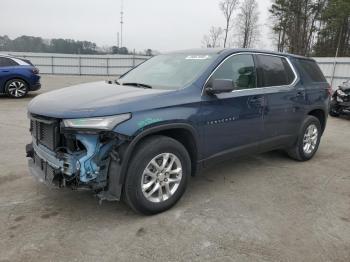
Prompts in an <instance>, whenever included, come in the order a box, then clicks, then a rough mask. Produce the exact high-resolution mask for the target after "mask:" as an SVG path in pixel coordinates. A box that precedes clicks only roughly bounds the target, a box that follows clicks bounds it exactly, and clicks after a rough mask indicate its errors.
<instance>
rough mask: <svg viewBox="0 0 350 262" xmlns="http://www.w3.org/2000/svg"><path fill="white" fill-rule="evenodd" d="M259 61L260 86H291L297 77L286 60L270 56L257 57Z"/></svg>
mask: <svg viewBox="0 0 350 262" xmlns="http://www.w3.org/2000/svg"><path fill="white" fill-rule="evenodd" d="M257 59H258V63H259V66H258V74H259V79H258V86H259V87H268V86H284V85H290V84H291V83H292V82H293V80H294V78H295V76H294V73H293V70H292V69H291V67H290V65H289V63H288V62H287V60H286V59H285V58H282V57H277V56H269V55H257Z"/></svg>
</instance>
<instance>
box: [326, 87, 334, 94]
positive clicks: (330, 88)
mask: <svg viewBox="0 0 350 262" xmlns="http://www.w3.org/2000/svg"><path fill="white" fill-rule="evenodd" d="M327 93H328V95H329V96H332V95H333V89H332V87H331V85H329V86H328V88H327Z"/></svg>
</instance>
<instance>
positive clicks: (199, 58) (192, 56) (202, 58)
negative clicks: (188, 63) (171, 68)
mask: <svg viewBox="0 0 350 262" xmlns="http://www.w3.org/2000/svg"><path fill="white" fill-rule="evenodd" d="M209 58H210V56H209V55H189V56H187V57H186V60H206V59H209Z"/></svg>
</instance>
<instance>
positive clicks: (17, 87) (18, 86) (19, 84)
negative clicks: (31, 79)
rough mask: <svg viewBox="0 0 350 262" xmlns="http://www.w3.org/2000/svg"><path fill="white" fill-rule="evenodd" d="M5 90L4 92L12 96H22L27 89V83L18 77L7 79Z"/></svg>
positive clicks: (25, 93)
mask: <svg viewBox="0 0 350 262" xmlns="http://www.w3.org/2000/svg"><path fill="white" fill-rule="evenodd" d="M5 90H6V94H7V95H8V96H9V97H12V98H23V97H25V96H26V95H27V93H28V91H29V89H28V84H27V83H26V82H25V81H24V80H22V79H19V78H16V79H11V80H9V81H7V83H6V85H5Z"/></svg>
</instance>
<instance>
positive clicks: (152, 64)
mask: <svg viewBox="0 0 350 262" xmlns="http://www.w3.org/2000/svg"><path fill="white" fill-rule="evenodd" d="M216 57H217V55H215V54H214V55H213V54H210V55H207V54H205V55H189V54H167V55H159V56H155V57H153V58H151V59H149V60H147V61H146V62H144V63H143V64H141V65H139V66H138V67H136V68H135V69H133V70H131V71H130V72H129V73H127V74H126V75H125V76H123V77H122V78H120V79H119V80H118V82H119V83H120V84H122V85H127V84H131V85H134V86H139V87H142V86H144V87H145V86H148V87H149V88H155V89H173V90H175V89H180V88H183V87H185V86H186V85H187V84H189V83H191V82H192V81H194V80H195V79H196V78H197V77H199V75H200V74H201V73H202V72H203V71H204V70H205V69H206V68H207V67H208V66H209V65H210V63H211V62H212V61H213V60H214V59H215V58H216Z"/></svg>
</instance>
